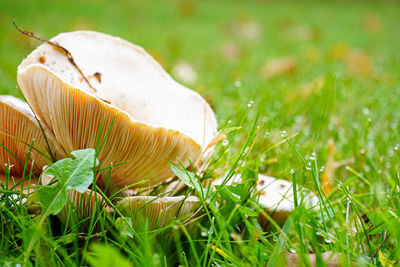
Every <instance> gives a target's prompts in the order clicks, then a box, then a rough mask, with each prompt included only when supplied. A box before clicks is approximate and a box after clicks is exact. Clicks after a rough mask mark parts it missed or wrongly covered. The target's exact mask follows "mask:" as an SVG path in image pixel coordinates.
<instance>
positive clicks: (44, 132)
mask: <svg viewBox="0 0 400 267" xmlns="http://www.w3.org/2000/svg"><path fill="white" fill-rule="evenodd" d="M64 155H65V153H64V152H63V150H62V148H61V147H60V146H58V144H57V142H56V141H55V138H54V136H53V134H52V133H51V131H50V130H49V129H48V128H47V127H46V126H45V125H42V127H40V125H39V122H38V120H37V119H36V118H35V116H34V114H33V113H32V111H31V110H30V108H29V106H28V104H26V103H25V102H23V101H21V100H20V99H18V98H15V97H12V96H0V175H1V176H2V179H1V180H3V182H5V181H4V180H5V173H6V165H7V169H8V170H9V176H10V177H14V182H16V181H19V180H20V179H21V178H22V177H23V176H31V177H32V178H33V179H35V177H36V178H37V177H38V176H39V174H40V173H41V170H42V168H43V166H45V165H46V164H49V163H50V162H52V160H53V159H54V160H55V159H57V158H60V157H62V156H64ZM28 156H29V159H28Z"/></svg>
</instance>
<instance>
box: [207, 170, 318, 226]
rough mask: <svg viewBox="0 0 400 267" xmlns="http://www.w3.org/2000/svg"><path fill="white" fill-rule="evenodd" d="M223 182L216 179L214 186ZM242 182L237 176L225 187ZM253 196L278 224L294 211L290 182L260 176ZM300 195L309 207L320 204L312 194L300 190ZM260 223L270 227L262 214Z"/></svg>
mask: <svg viewBox="0 0 400 267" xmlns="http://www.w3.org/2000/svg"><path fill="white" fill-rule="evenodd" d="M223 181H224V179H223V178H219V179H216V180H215V181H213V183H212V185H213V187H214V188H215V186H217V185H221V184H222V183H223ZM241 182H242V177H241V175H240V174H236V175H234V176H233V177H232V178H231V179H229V180H228V181H226V183H225V185H232V184H236V183H241ZM253 194H255V195H256V196H257V199H258V203H259V204H260V205H261V206H262V207H263V208H264V209H265V211H266V212H267V213H268V214H269V215H270V216H271V217H272V218H273V219H274V220H275V221H276V222H277V223H278V224H283V223H284V222H285V221H286V220H287V218H288V217H289V215H290V214H291V213H292V211H293V210H294V196H293V184H292V183H291V182H289V181H286V180H282V179H276V178H274V177H271V176H266V175H263V174H258V180H257V185H256V192H253ZM298 194H299V197H298V199H299V201H300V200H301V199H302V198H301V196H300V194H303V195H304V198H303V200H304V201H305V204H306V205H307V206H309V207H312V206H316V205H317V204H318V198H317V197H316V196H315V195H314V194H313V193H312V192H310V191H308V190H306V189H299V190H298ZM259 222H260V224H261V225H262V226H263V227H265V228H267V227H268V225H269V220H268V219H267V218H265V216H263V215H262V214H260V215H259Z"/></svg>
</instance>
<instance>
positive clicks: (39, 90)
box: [17, 31, 217, 190]
mask: <svg viewBox="0 0 400 267" xmlns="http://www.w3.org/2000/svg"><path fill="white" fill-rule="evenodd" d="M50 41H51V42H53V43H56V44H57V45H58V47H57V46H52V45H50V44H49V43H45V44H42V45H41V46H39V47H38V48H37V49H36V50H34V51H33V52H32V53H31V54H30V55H29V56H28V57H27V58H26V59H25V60H24V61H23V62H22V63H21V65H20V66H19V68H18V76H17V78H18V83H19V85H20V87H21V90H22V92H23V94H24V96H25V97H26V99H27V101H28V102H29V103H30V105H31V106H32V108H33V110H34V111H35V112H36V114H37V115H38V117H39V118H40V119H41V120H42V121H43V122H44V124H45V125H47V126H49V127H50V129H51V131H52V132H53V133H54V135H55V137H56V139H57V141H58V142H59V144H60V145H61V146H62V147H63V149H64V150H65V151H66V152H67V153H70V152H71V151H73V150H77V149H83V148H89V147H100V146H101V144H102V142H103V140H105V142H104V145H103V146H102V148H101V151H100V153H99V155H98V159H99V161H100V166H99V167H100V168H107V167H109V166H113V165H117V164H120V163H124V164H120V165H118V166H114V167H113V168H112V171H111V176H110V177H111V182H112V184H113V185H114V188H113V189H114V190H115V189H117V188H123V187H125V186H128V185H131V184H134V183H137V182H139V181H143V180H145V181H147V183H141V184H140V185H137V186H148V185H154V184H158V183H159V182H162V181H164V180H165V179H167V178H169V177H171V176H173V173H172V172H171V169H170V167H169V165H168V161H172V162H174V163H178V160H177V159H180V160H181V162H182V163H183V165H184V166H185V167H188V166H189V165H190V162H191V163H193V164H194V165H195V164H196V163H197V162H199V161H200V159H201V158H202V156H204V155H207V151H206V150H207V149H206V148H207V145H208V144H209V143H211V142H212V140H213V139H214V138H215V136H216V134H217V123H216V119H215V116H214V113H213V111H212V109H211V108H210V106H209V105H208V104H207V102H206V101H205V100H204V99H203V98H202V97H201V96H200V95H199V94H197V93H196V92H194V91H192V90H190V89H188V88H186V87H184V86H182V85H180V84H179V83H177V82H176V81H174V80H173V79H172V78H171V77H170V76H169V75H168V74H167V73H166V72H165V71H164V70H163V69H162V67H161V66H160V65H159V64H158V63H157V62H156V61H155V60H154V59H153V58H152V57H151V56H150V55H149V54H147V53H146V52H145V51H144V49H142V48H141V47H138V46H135V45H133V44H131V43H129V42H127V41H125V40H122V39H120V38H117V37H112V36H110V35H106V34H102V33H97V32H91V31H76V32H69V33H63V34H59V35H57V36H56V37H54V38H53V39H51V40H50ZM59 47H63V48H65V49H67V51H69V52H70V55H72V56H68V55H66V54H65V50H62V51H61V50H60V48H59ZM63 51H64V52H63ZM41 57H44V58H45V59H46V60H39V59H40V58H41ZM72 57H73V59H72ZM71 60H73V62H75V63H76V66H78V67H79V69H78V68H77V67H76V66H75V65H73V64H71ZM94 73H96V74H97V76H95V77H94V78H93V74H94ZM82 75H83V77H82ZM99 76H100V77H101V79H98V78H96V77H99ZM107 176H108V175H104V176H103V177H102V181H103V184H106V178H107ZM99 182H101V181H99Z"/></svg>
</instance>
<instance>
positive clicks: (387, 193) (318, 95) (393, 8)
mask: <svg viewBox="0 0 400 267" xmlns="http://www.w3.org/2000/svg"><path fill="white" fill-rule="evenodd" d="M399 14H400V6H399V5H398V4H397V3H396V2H392V1H381V2H375V1H324V2H322V1H319V2H317V1H301V2H299V1H297V2H295V1H293V2H292V1H277V2H272V1H271V2H269V1H236V0H233V1H210V0H207V1H196V2H195V1H176V0H174V1H122V0H121V1H105V0H104V1H94V0H92V1H77V0H71V1H44V0H39V1H22V0H15V1H9V0H2V1H0V59H1V60H0V93H1V94H12V95H17V96H18V95H19V93H18V90H17V89H16V87H17V82H16V70H17V66H18V65H19V63H20V62H21V61H22V59H23V58H24V57H25V56H26V55H28V54H29V53H30V51H32V50H33V49H34V48H35V47H36V46H37V45H39V42H37V41H34V40H29V39H27V38H26V37H24V36H22V35H21V34H20V33H18V32H17V31H16V30H15V28H14V27H13V26H12V20H13V19H15V20H16V22H17V24H18V25H19V26H20V27H22V28H24V29H27V30H32V31H35V32H36V33H37V34H39V35H42V36H45V37H48V38H50V37H52V36H54V35H56V34H57V33H59V32H65V31H72V30H76V29H90V30H97V31H101V32H105V33H109V34H112V35H117V36H120V37H122V38H124V39H127V40H129V41H131V42H133V43H136V44H139V45H141V46H143V47H144V48H145V49H146V50H147V51H148V52H150V53H151V54H152V55H153V56H155V57H156V59H157V60H159V62H160V63H161V64H162V65H163V66H164V67H165V68H166V70H167V71H168V72H171V71H172V70H173V67H174V66H175V64H176V63H177V62H179V61H181V60H184V61H187V62H189V63H190V64H191V65H192V67H193V68H194V69H195V70H196V72H197V79H196V81H194V82H193V83H192V84H188V86H189V87H191V88H193V89H194V90H196V91H198V92H199V93H200V94H202V95H203V96H204V97H205V98H206V99H207V100H208V101H209V102H210V104H211V105H212V106H213V108H214V110H215V112H216V114H217V118H218V122H219V129H220V130H224V129H228V128H231V127H240V128H238V129H235V130H234V131H231V132H229V134H228V140H229V144H227V145H226V143H225V145H222V143H221V144H219V145H217V150H216V152H215V155H214V157H213V159H212V161H211V164H210V166H209V168H208V170H207V172H206V173H207V175H208V176H210V177H221V176H223V174H225V173H227V172H229V171H230V170H232V171H233V172H235V173H236V172H239V171H240V172H241V173H242V174H243V177H244V180H245V181H248V182H247V183H245V184H244V185H243V186H244V188H245V190H244V189H243V188H242V190H241V191H240V192H241V195H240V198H239V199H236V198H235V195H233V194H232V192H231V191H230V189H232V188H225V189H221V190H220V191H218V192H217V193H215V195H213V198H212V201H209V202H207V205H205V206H204V207H205V208H206V210H207V212H206V216H204V217H203V218H201V219H199V220H197V221H196V222H194V223H192V224H191V226H190V227H189V228H185V227H183V226H182V225H181V224H179V223H177V225H176V226H171V227H169V228H168V229H164V230H162V231H160V232H156V233H138V234H135V236H134V238H129V237H127V236H126V235H121V234H120V233H121V232H123V231H122V230H121V225H120V226H118V227H119V228H118V227H116V223H115V222H116V220H117V219H116V218H114V217H111V218H107V216H105V215H104V214H101V215H99V217H98V218H100V219H99V221H101V222H102V227H101V228H102V231H100V233H99V234H89V236H88V235H87V233H80V232H79V231H78V229H77V228H72V229H70V228H67V227H64V226H63V225H62V224H61V223H60V222H59V221H58V219H57V218H56V217H49V219H48V220H46V227H44V228H42V229H36V230H35V228H34V227H35V225H36V224H35V220H36V219H35V216H33V215H32V214H29V213H28V207H27V206H26V205H15V203H12V201H9V200H7V201H6V197H5V196H6V195H7V194H10V193H11V192H13V191H15V190H13V189H7V188H5V189H4V188H3V189H1V190H2V191H1V193H4V194H3V195H2V196H1V197H0V202H2V203H3V204H4V205H2V206H1V207H0V221H1V222H0V263H3V264H9V265H15V264H17V263H27V264H28V263H29V262H31V263H32V264H34V265H35V264H36V265H44V264H46V263H47V264H49V265H63V264H65V265H81V264H88V263H91V264H96V263H98V265H106V263H109V264H110V266H111V265H112V264H116V263H117V262H119V261H120V262H121V265H122V266H123V264H126V263H127V262H128V261H130V262H131V263H133V264H134V265H141V266H152V265H171V266H174V265H178V264H182V265H189V266H194V265H202V266H211V265H213V266H217V265H233V266H262V265H265V264H267V263H269V264H270V266H274V265H275V266H279V264H282V263H283V260H284V253H285V252H287V251H291V252H293V251H296V252H297V253H298V254H300V255H305V254H307V253H310V251H313V253H315V254H316V255H317V258H318V257H319V256H320V255H321V253H323V252H326V251H334V252H335V253H338V254H340V255H342V257H341V259H342V264H343V265H346V264H347V265H351V264H354V265H359V266H365V265H367V264H371V265H382V266H388V265H385V264H387V263H388V262H389V261H392V262H397V264H399V260H400V230H399V225H400V218H399V216H400V198H399V195H400V178H399V177H400V176H399V167H400V160H399V158H400V157H399V156H400V145H398V144H399V143H400V138H399V136H400V124H399V120H400V107H399V105H398V103H399V100H398V99H399V97H400V86H399V84H400V83H399V82H400V53H399V44H400V31H399V25H400V17H399ZM243 21H252V22H253V23H255V25H258V27H260V29H261V34H259V36H256V38H255V39H252V40H249V39H246V38H244V37H243V36H241V34H240V33H238V32H237V30H235V29H237V27H238V26H237V25H243V24H244V22H243ZM235 25H236V26H235ZM368 25H369V26H368ZM256 35H257V34H256ZM227 46H230V47H234V49H236V50H238V51H240V52H239V54H240V55H238V56H232V57H231V58H227V56H226V55H225V54H224V52H223V51H226V50H227V48H226V47H227ZM340 47H343V48H342V49H340ZM341 51H342V52H343V53H344V55H343V56H341V55H340V52H341ZM346 51H347V52H346ZM354 51H358V52H359V53H361V56H358V59H357V56H354V55H355V53H356V52H354ZM360 51H361V52H360ZM351 55H353V57H352V56H351ZM282 57H291V58H292V60H293V61H294V62H296V63H295V64H296V67H295V69H294V70H293V71H292V72H291V73H283V74H282V75H278V76H276V77H273V78H271V79H268V80H266V79H264V78H263V77H262V75H261V74H260V72H261V69H262V67H263V65H264V64H265V62H267V61H268V60H270V59H272V58H282ZM349 65H352V66H353V67H351V66H349ZM237 81H240V86H237V85H239V83H238V82H237ZM250 101H254V104H252V105H248V104H249V103H250ZM252 103H253V102H252ZM249 106H250V107H249ZM283 130H284V131H286V132H287V134H288V136H289V137H291V138H289V139H286V138H282V136H281V132H282V131H283ZM292 136H294V137H292ZM329 140H332V141H331V142H333V144H334V146H335V153H334V159H335V161H337V162H339V161H342V160H347V159H351V160H350V161H348V162H347V164H346V165H344V166H341V167H339V168H337V169H336V170H335V171H334V173H333V178H334V179H335V180H334V183H333V190H332V191H331V193H330V194H328V195H327V196H325V195H324V193H323V191H322V189H321V176H322V175H323V172H322V171H321V168H322V167H323V166H324V167H325V168H327V165H326V164H327V160H328V155H329ZM282 141H283V142H282ZM243 152H245V153H244V155H243V156H242V158H241V159H240V160H239V157H241V155H242V153H243ZM312 153H315V158H316V160H312V159H310V156H311V154H312ZM308 162H310V165H308ZM307 166H310V167H311V168H309V167H308V169H311V170H308V169H306V167H307ZM291 169H293V170H294V171H295V172H294V174H291V172H290V171H291ZM257 173H263V174H268V175H271V176H274V177H277V178H281V179H286V180H294V181H296V183H297V184H298V186H297V187H306V188H309V189H311V190H313V191H314V192H315V193H316V195H318V196H319V198H320V202H321V206H320V207H319V209H310V208H306V207H305V205H303V204H301V201H300V200H299V203H300V204H299V205H298V207H297V208H296V209H295V210H294V212H293V213H292V215H291V216H290V218H289V219H288V221H287V222H286V223H285V224H284V225H281V226H278V225H276V224H272V225H273V226H272V227H270V229H268V230H263V229H262V228H261V227H260V225H259V224H258V222H257V216H253V215H254V211H257V212H259V211H260V208H259V207H258V205H257V204H256V203H255V202H256V198H255V197H254V196H252V197H251V196H249V195H248V194H246V192H249V188H250V187H251V186H253V183H254V179H255V178H256V176H257ZM232 190H233V189H232ZM13 204H14V207H12V206H13ZM246 208H247V209H246ZM95 219H97V218H95V216H93V220H95ZM119 223H120V224H121V222H120V221H119ZM91 225H92V227H90V228H91V229H92V230H93V229H94V225H93V223H92V224H91ZM122 228H124V224H123V223H122ZM26 229H28V230H30V231H31V232H32V231H40V232H41V238H40V240H39V241H38V242H37V243H36V245H35V247H34V249H33V251H32V253H31V254H30V255H28V256H27V254H26V251H27V247H26V246H27V243H28V241H29V238H30V237H31V235H30V234H31V233H30V231H26ZM125 230H126V229H125ZM126 231H128V232H129V229H128V230H126ZM89 232H90V231H89ZM100 242H101V244H104V245H99V244H97V243H100ZM92 243H93V244H94V243H96V244H97V245H96V244H95V245H93V244H92ZM112 247H113V248H112ZM116 248H118V249H116ZM378 251H379V252H378ZM95 252H96V253H98V255H97V256H96V255H94V253H95ZM93 255H94V256H93ZM300 258H302V259H304V260H305V261H306V259H307V258H306V257H302V256H300ZM385 260H386V261H387V262H386V263H385ZM305 264H306V265H307V261H306V262H305Z"/></svg>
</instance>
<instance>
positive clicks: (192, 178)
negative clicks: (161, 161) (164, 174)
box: [168, 162, 203, 192]
mask: <svg viewBox="0 0 400 267" xmlns="http://www.w3.org/2000/svg"><path fill="white" fill-rule="evenodd" d="M168 163H169V166H170V167H171V170H172V172H173V173H174V174H175V175H176V176H177V177H178V178H179V179H181V181H182V182H184V183H185V184H186V185H187V186H189V187H190V188H193V189H195V191H196V192H203V189H202V188H201V185H200V183H199V181H198V178H197V177H196V175H195V174H194V173H193V172H190V171H187V170H182V169H180V168H179V167H178V166H177V165H176V164H174V163H172V162H168Z"/></svg>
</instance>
